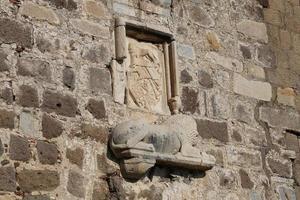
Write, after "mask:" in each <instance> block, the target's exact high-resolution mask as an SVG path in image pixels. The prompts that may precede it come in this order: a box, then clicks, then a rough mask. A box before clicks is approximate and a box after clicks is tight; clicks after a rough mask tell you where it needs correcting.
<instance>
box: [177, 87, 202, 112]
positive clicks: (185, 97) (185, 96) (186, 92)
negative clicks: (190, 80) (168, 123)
mask: <svg viewBox="0 0 300 200" xmlns="http://www.w3.org/2000/svg"><path fill="white" fill-rule="evenodd" d="M198 95H199V91H198V90H197V89H193V88H190V87H183V88H182V96H181V102H182V110H183V111H184V112H190V113H192V114H193V113H195V112H196V111H197V110H198V106H199V98H198Z"/></svg>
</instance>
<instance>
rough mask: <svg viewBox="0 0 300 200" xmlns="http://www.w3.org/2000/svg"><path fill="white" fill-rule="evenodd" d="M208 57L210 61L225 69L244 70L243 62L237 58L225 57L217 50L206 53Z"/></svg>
mask: <svg viewBox="0 0 300 200" xmlns="http://www.w3.org/2000/svg"><path fill="white" fill-rule="evenodd" d="M205 57H206V59H207V60H208V61H209V62H212V63H214V64H216V65H217V66H222V67H224V68H225V69H228V70H231V71H235V72H242V71H243V68H244V67H243V63H242V62H240V61H239V60H237V59H235V58H230V57H224V56H221V55H220V54H218V53H216V52H209V53H207V54H206V56H205Z"/></svg>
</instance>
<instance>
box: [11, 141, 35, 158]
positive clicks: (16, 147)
mask: <svg viewBox="0 0 300 200" xmlns="http://www.w3.org/2000/svg"><path fill="white" fill-rule="evenodd" d="M9 157H10V159H12V160H18V161H23V162H26V161H29V159H30V158H31V152H30V148H29V142H28V140H27V139H25V138H22V137H19V136H16V135H11V136H10V142H9Z"/></svg>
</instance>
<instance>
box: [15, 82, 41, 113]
mask: <svg viewBox="0 0 300 200" xmlns="http://www.w3.org/2000/svg"><path fill="white" fill-rule="evenodd" d="M18 104H19V105H21V106H23V107H35V108H37V107H39V97H38V92H37V90H36V89H35V88H33V87H30V86H28V85H22V86H20V88H19V95H18Z"/></svg>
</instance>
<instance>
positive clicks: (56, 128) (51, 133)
mask: <svg viewBox="0 0 300 200" xmlns="http://www.w3.org/2000/svg"><path fill="white" fill-rule="evenodd" d="M42 132H43V136H44V137H45V138H47V139H51V138H56V137H59V136H60V135H61V134H62V132H63V126H62V124H61V123H60V122H59V121H58V120H56V119H54V118H53V117H51V116H50V115H47V114H44V115H43V119H42Z"/></svg>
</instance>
